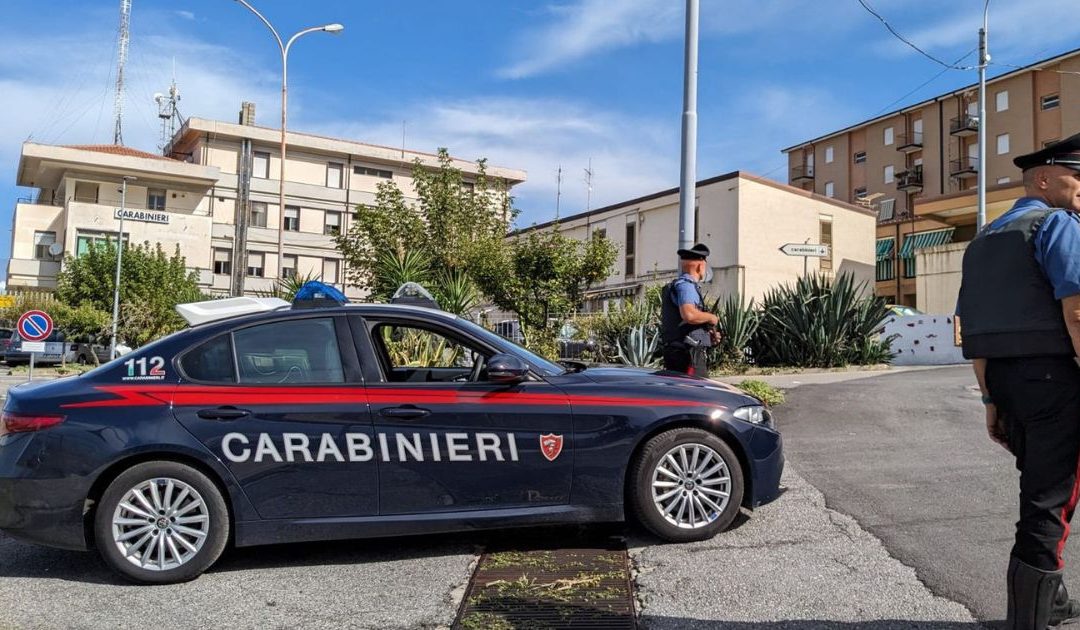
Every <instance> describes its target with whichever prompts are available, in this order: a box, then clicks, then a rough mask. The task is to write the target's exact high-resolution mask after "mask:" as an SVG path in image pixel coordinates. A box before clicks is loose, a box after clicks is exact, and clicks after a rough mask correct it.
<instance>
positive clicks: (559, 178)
mask: <svg viewBox="0 0 1080 630" xmlns="http://www.w3.org/2000/svg"><path fill="white" fill-rule="evenodd" d="M555 177H556V183H555V220H556V221H558V220H559V201H560V200H561V199H562V164H560V165H559V169H558V170H557V171H556V175H555Z"/></svg>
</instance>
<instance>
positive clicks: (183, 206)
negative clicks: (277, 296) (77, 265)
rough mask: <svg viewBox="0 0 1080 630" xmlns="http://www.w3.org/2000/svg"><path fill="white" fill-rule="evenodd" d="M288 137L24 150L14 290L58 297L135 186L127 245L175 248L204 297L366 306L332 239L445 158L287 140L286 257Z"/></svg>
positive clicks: (471, 171) (198, 130) (216, 135)
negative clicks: (76, 260)
mask: <svg viewBox="0 0 1080 630" xmlns="http://www.w3.org/2000/svg"><path fill="white" fill-rule="evenodd" d="M248 122H250V119H249V120H248ZM280 133H281V132H280V130H277V129H269V128H264V127H257V126H254V125H253V124H231V123H225V122H220V121H213V120H205V119H201V118H190V119H188V120H187V122H186V123H185V124H184V125H183V127H182V128H181V129H180V130H179V131H178V132H177V133H176V135H175V136H174V137H173V139H172V142H171V143H170V145H169V146H168V147H167V148H166V151H165V153H166V155H155V154H151V153H146V152H142V151H137V150H134V149H130V148H128V147H119V146H112V145H89V146H50V145H41V144H36V143H30V142H28V143H25V144H24V145H23V147H22V154H21V157H20V161H19V171H18V176H17V179H18V184H19V185H20V186H26V187H30V188H33V189H36V190H35V195H34V197H33V198H32V199H26V200H20V201H19V202H18V204H17V205H16V208H15V213H14V217H13V229H12V247H11V259H10V260H9V262H8V272H7V283H8V284H7V286H8V287H9V288H16V287H43V288H51V287H54V286H55V284H56V275H57V272H58V271H59V269H60V264H61V262H62V260H63V256H64V255H65V254H74V255H79V254H80V253H81V252H83V251H85V249H86V248H87V247H91V246H93V244H94V243H97V242H103V241H107V240H115V239H116V237H117V233H118V231H119V220H118V217H119V207H120V201H121V200H120V192H119V190H120V182H121V180H122V179H123V178H124V177H129V178H130V177H134V178H135V179H133V180H129V183H128V186H127V195H126V199H125V204H124V207H125V221H124V235H123V238H124V239H125V240H128V241H130V242H133V243H138V242H143V241H149V242H151V243H160V244H161V245H162V247H164V248H165V250H166V251H167V252H170V253H171V252H172V251H173V249H174V248H175V247H176V246H177V245H179V246H180V251H181V253H182V254H183V255H184V256H185V257H186V260H187V264H188V265H189V266H190V268H192V269H193V270H196V271H197V272H198V274H199V282H200V285H201V286H202V287H203V288H204V289H205V290H206V291H208V292H211V293H218V294H227V293H238V292H240V289H239V287H241V286H242V290H243V292H246V293H252V292H257V291H266V290H269V289H271V288H272V286H273V284H274V283H275V282H276V280H277V279H279V278H285V277H289V276H292V275H295V274H301V275H311V276H319V277H321V278H322V279H323V280H324V281H325V282H329V283H332V284H336V285H338V286H342V287H344V288H345V289H346V292H347V293H349V294H350V295H352V296H358V293H357V291H356V290H355V289H353V288H351V287H347V286H345V282H344V278H345V271H346V270H345V269H344V268H343V262H342V260H341V256H340V254H339V252H338V251H337V249H336V247H335V244H334V236H335V235H336V234H338V233H345V232H348V230H349V229H350V223H351V221H352V210H353V209H355V208H356V206H357V205H358V204H361V203H370V202H372V201H373V200H374V195H375V191H376V186H377V185H378V184H379V183H380V182H385V181H388V180H392V181H394V182H396V183H397V185H398V187H399V188H401V190H402V192H403V193H404V195H405V196H406V198H409V199H413V198H415V196H416V193H415V191H414V189H413V186H412V172H413V163H414V161H415V160H419V161H420V162H421V163H422V164H423V165H426V166H430V167H433V168H434V167H435V166H437V163H438V161H437V157H436V156H435V155H432V154H428V153H420V152H416V151H410V150H405V149H402V148H396V149H392V148H388V147H380V146H374V145H370V144H365V143H362V142H355V141H351V140H344V139H337V138H327V137H322V136H316V135H310V134H304V133H293V132H290V133H289V134H288V147H287V153H286V172H285V179H286V181H285V208H284V222H283V224H284V232H283V234H282V238H281V243H282V250H281V252H280V254H281V255H280V256H279V250H278V244H279V238H278V236H279V230H278V226H279V225H280V224H281V223H279V222H280V221H281V214H280V212H281V210H280V209H279V207H278V205H279V204H278V185H279V181H280V180H279V179H278V173H279V170H278V169H279V166H280V151H279V146H280V145H279V141H280ZM454 166H455V167H457V168H460V169H461V170H462V172H463V173H464V174H465V181H466V185H470V183H471V182H472V181H474V180H475V177H476V175H477V173H478V170H477V165H476V163H474V162H468V161H465V160H459V159H454ZM487 175H488V177H492V178H497V179H500V180H502V181H503V182H504V183H505V185H506V186H507V188H510V187H512V186H514V185H516V184H518V183H521V182H523V181H525V173H524V172H523V171H520V170H515V169H508V168H501V167H494V166H488V167H487ZM243 208H247V211H246V212H243V211H241V210H242V209H243ZM279 258H280V260H281V261H282V263H283V264H281V265H279V263H278V261H279Z"/></svg>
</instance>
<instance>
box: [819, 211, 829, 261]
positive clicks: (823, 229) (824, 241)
mask: <svg viewBox="0 0 1080 630" xmlns="http://www.w3.org/2000/svg"><path fill="white" fill-rule="evenodd" d="M818 226H819V230H818V232H819V235H818V243H820V244H821V245H827V246H828V248H829V253H828V254H826V255H825V256H822V257H821V258H818V260H819V261H821V270H822V271H832V219H831V218H829V219H820V220H818Z"/></svg>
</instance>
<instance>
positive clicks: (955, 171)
mask: <svg viewBox="0 0 1080 630" xmlns="http://www.w3.org/2000/svg"><path fill="white" fill-rule="evenodd" d="M978 174H979V160H978V158H973V157H965V158H960V159H959V160H952V161H950V162H949V175H950V176H952V177H955V178H957V179H967V178H969V177H975V176H976V175H978Z"/></svg>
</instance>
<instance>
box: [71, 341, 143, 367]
mask: <svg viewBox="0 0 1080 630" xmlns="http://www.w3.org/2000/svg"><path fill="white" fill-rule="evenodd" d="M129 352H131V347H130V346H126V345H124V344H122V343H118V344H116V352H115V353H113V356H111V357H110V356H109V346H108V345H107V344H100V343H77V344H75V361H76V362H77V363H81V364H82V365H89V364H91V363H108V362H109V361H110V360H111V359H115V358H116V357H122V356H124V355H125V354H127V353H129ZM95 357H96V358H97V361H95V360H94V358H95Z"/></svg>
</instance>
